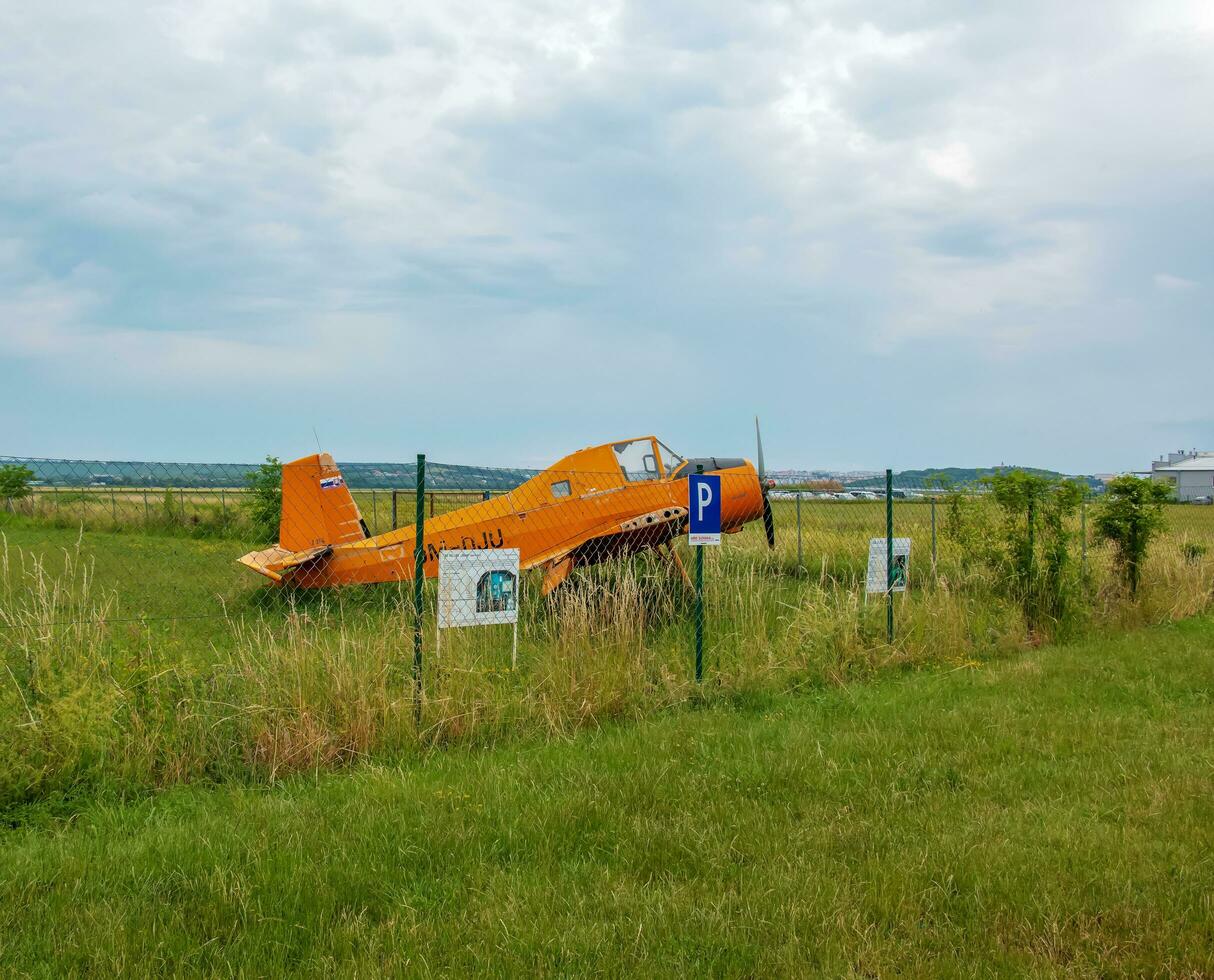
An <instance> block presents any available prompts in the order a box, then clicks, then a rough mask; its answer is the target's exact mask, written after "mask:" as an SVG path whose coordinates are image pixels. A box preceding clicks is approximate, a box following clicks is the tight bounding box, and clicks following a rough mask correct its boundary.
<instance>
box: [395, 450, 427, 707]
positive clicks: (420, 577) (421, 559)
mask: <svg viewBox="0 0 1214 980" xmlns="http://www.w3.org/2000/svg"><path fill="white" fill-rule="evenodd" d="M392 496H393V504H394V505H395V502H396V501H395V498H396V494H395V492H393V494H392ZM415 496H416V503H417V523H416V524H415V525H414V529H413V530H414V537H413V720H414V723H415V724H416V725H417V727H418V728H421V723H422V611H423V610H422V600H423V598H424V591H423V590H424V589H425V585H426V579H425V575H426V545H425V536H426V533H425V532H426V454H425V453H418V454H417V488H416V492H415ZM395 509H396V508H395V506H393V510H395ZM393 525H395V521H393Z"/></svg>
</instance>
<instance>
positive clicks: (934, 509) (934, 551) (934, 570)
mask: <svg viewBox="0 0 1214 980" xmlns="http://www.w3.org/2000/svg"><path fill="white" fill-rule="evenodd" d="M935 577H936V498H935V497H932V578H933V579H934V578H935Z"/></svg>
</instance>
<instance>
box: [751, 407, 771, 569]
mask: <svg viewBox="0 0 1214 980" xmlns="http://www.w3.org/2000/svg"><path fill="white" fill-rule="evenodd" d="M755 443H756V448H757V450H758V452H757V454H756V460H755V461H756V463H757V464H758V470H759V489H760V490H762V491H763V530H764V531H766V532H767V547H769V548H772V549H774V548H775V546H776V520H775V517H774V516H773V515H772V512H771V501H770V500H769V499H768V498H767V490H768V487H767V467H766V466H764V465H763V436H762V435H761V434H760V432H759V416H757V415H756V416H755Z"/></svg>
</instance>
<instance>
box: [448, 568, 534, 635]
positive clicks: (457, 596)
mask: <svg viewBox="0 0 1214 980" xmlns="http://www.w3.org/2000/svg"><path fill="white" fill-rule="evenodd" d="M518 594H519V578H518V548H489V549H484V550H480V551H473V550H469V551H456V550H452V551H443V552H440V553H439V556H438V625H439V628H440V629H450V628H451V627H453V626H489V625H493V624H497V623H517V622H518Z"/></svg>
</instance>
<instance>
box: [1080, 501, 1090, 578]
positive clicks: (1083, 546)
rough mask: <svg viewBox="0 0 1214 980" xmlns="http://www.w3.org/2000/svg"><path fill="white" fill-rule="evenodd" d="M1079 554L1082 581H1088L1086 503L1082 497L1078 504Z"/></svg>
mask: <svg viewBox="0 0 1214 980" xmlns="http://www.w3.org/2000/svg"><path fill="white" fill-rule="evenodd" d="M1079 554H1080V568H1081V569H1082V570H1083V580H1084V581H1085V582H1086V581H1087V580H1088V501H1087V498H1086V497H1084V499H1083V501H1082V502H1081V503H1080V504H1079Z"/></svg>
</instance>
